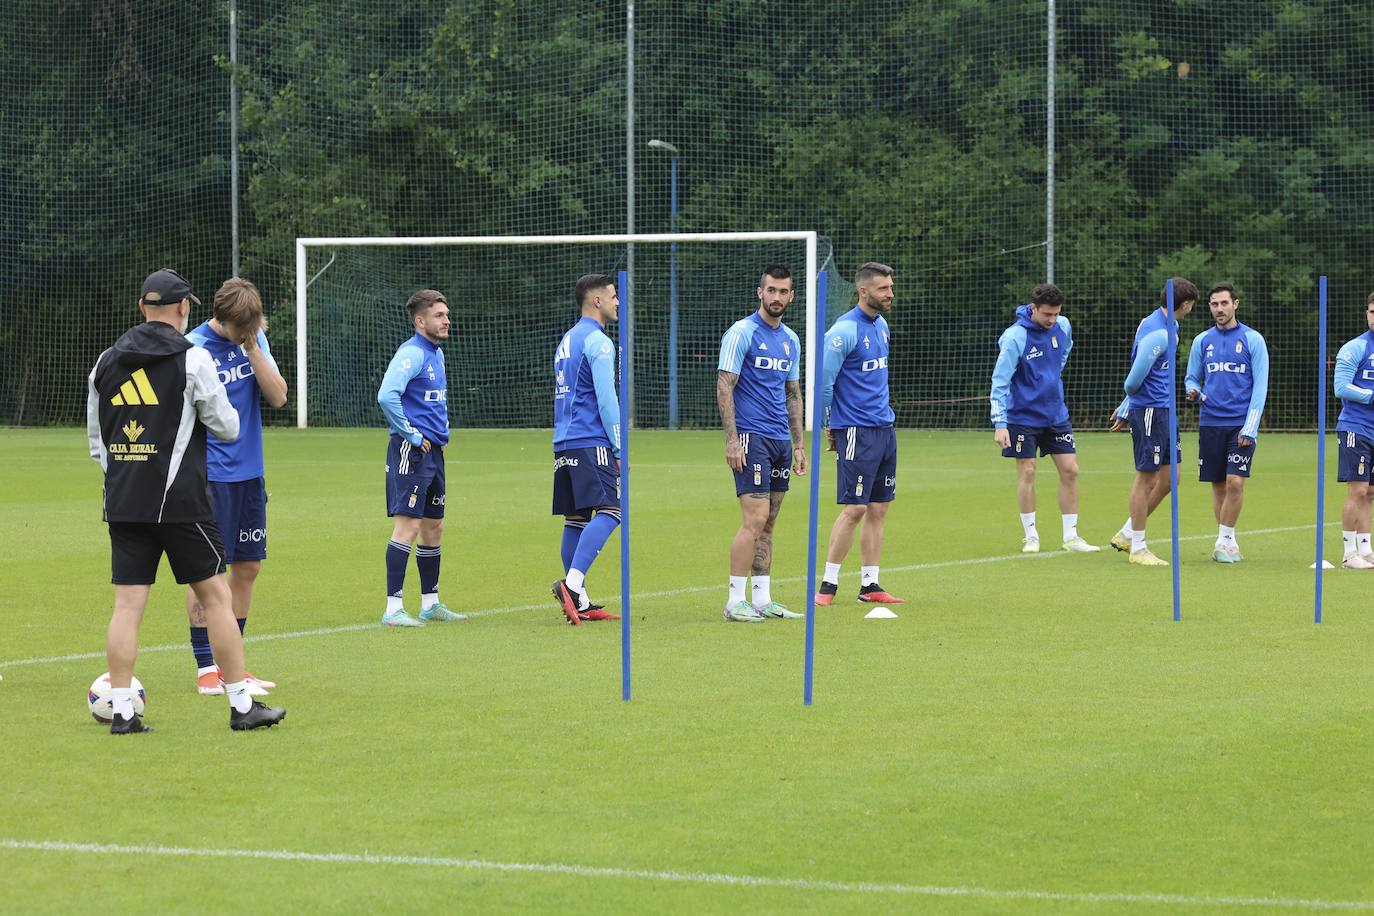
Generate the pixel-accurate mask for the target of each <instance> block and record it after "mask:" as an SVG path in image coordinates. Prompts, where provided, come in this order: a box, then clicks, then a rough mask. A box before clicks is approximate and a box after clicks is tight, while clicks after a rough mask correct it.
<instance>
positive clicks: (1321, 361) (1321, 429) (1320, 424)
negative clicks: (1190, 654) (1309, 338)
mask: <svg viewBox="0 0 1374 916" xmlns="http://www.w3.org/2000/svg"><path fill="white" fill-rule="evenodd" d="M1325 534H1326V277H1325V276H1323V277H1322V278H1321V279H1320V280H1319V281H1318V283H1317V565H1316V570H1317V585H1316V597H1315V599H1314V600H1315V603H1316V611H1315V612H1314V614H1315V616H1314V617H1313V620H1312V622H1313V623H1321V622H1322V563H1323V562H1324V561H1323V559H1322V538H1323V537H1324V536H1325Z"/></svg>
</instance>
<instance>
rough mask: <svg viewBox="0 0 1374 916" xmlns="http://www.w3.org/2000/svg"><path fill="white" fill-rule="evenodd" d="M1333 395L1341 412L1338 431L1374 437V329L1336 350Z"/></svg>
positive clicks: (1337, 426)
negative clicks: (1338, 401)
mask: <svg viewBox="0 0 1374 916" xmlns="http://www.w3.org/2000/svg"><path fill="white" fill-rule="evenodd" d="M1335 375H1336V382H1335V386H1336V397H1338V398H1340V399H1341V401H1342V404H1341V416H1340V419H1338V420H1337V421H1336V431H1337V432H1355V433H1359V434H1360V435H1361V436H1364V437H1365V438H1366V439H1372V440H1374V404H1371V403H1370V402H1371V401H1374V331H1365V332H1364V333H1363V334H1361V335H1360V336H1359V337H1356V338H1355V339H1354V340H1352V341H1350V342H1349V343H1347V344H1346V345H1345V346H1343V347H1341V351H1340V353H1338V354H1336V373H1335Z"/></svg>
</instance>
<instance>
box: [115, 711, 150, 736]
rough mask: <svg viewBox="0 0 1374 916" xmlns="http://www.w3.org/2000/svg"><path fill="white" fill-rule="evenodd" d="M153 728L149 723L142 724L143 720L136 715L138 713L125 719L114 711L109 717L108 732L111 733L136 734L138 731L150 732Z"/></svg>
mask: <svg viewBox="0 0 1374 916" xmlns="http://www.w3.org/2000/svg"><path fill="white" fill-rule="evenodd" d="M152 730H153V727H152V726H151V725H144V724H143V720H142V719H140V718H139V717H138V713H134V714H133V716H131V717H130V718H128V719H126V718H124V717H123V716H121V715H120V714H119V713H115V714H114V717H113V718H112V719H110V734H112V735H136V734H138V733H139V732H150V731H152Z"/></svg>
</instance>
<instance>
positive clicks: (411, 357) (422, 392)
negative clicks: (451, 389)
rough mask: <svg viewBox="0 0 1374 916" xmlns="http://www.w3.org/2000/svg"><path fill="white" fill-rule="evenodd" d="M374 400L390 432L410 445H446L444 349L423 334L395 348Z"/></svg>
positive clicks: (446, 414)
mask: <svg viewBox="0 0 1374 916" xmlns="http://www.w3.org/2000/svg"><path fill="white" fill-rule="evenodd" d="M377 403H378V404H379V405H381V408H382V413H383V414H385V415H386V421H387V423H388V424H389V425H390V426H391V431H392V432H393V433H395V434H396V435H398V436H400V437H401V438H402V439H405V440H406V441H407V442H409V443H410V444H411V445H419V444H420V442H421V441H422V440H423V439H428V440H429V441H430V442H432V443H434V444H435V445H448V378H447V377H446V376H445V375H444V351H443V350H440V349H439V345H438V344H436V343H433V342H432V341H430V340H429V338H427V337H425V336H424V335H423V334H416V335H415V336H414V337H412V338H410V340H407V341H406V342H405V343H403V344H401V346H400V347H399V348H398V349H397V350H396V355H395V356H393V357H391V363H390V364H389V365H388V366H387V367H386V375H384V376H382V387H381V388H380V389H378V391H377Z"/></svg>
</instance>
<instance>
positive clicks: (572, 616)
mask: <svg viewBox="0 0 1374 916" xmlns="http://www.w3.org/2000/svg"><path fill="white" fill-rule="evenodd" d="M549 591H551V592H552V593H553V600H554V601H557V602H558V609H559V610H560V611H562V612H563V616H564V617H566V618H568V623H570V624H572V625H573V626H579V625H581V623H582V617H581V616H580V615H579V614H578V612H577V609H578V608H579V607H581V606H582V595H581V594H580V593H579V592H575V591H573V590H572V589H570V588H568V583H567V582H565V581H563V580H562V579H559V580H558V581H557V582H555V583H554V584H553V585H552V586H550V588H549Z"/></svg>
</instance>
